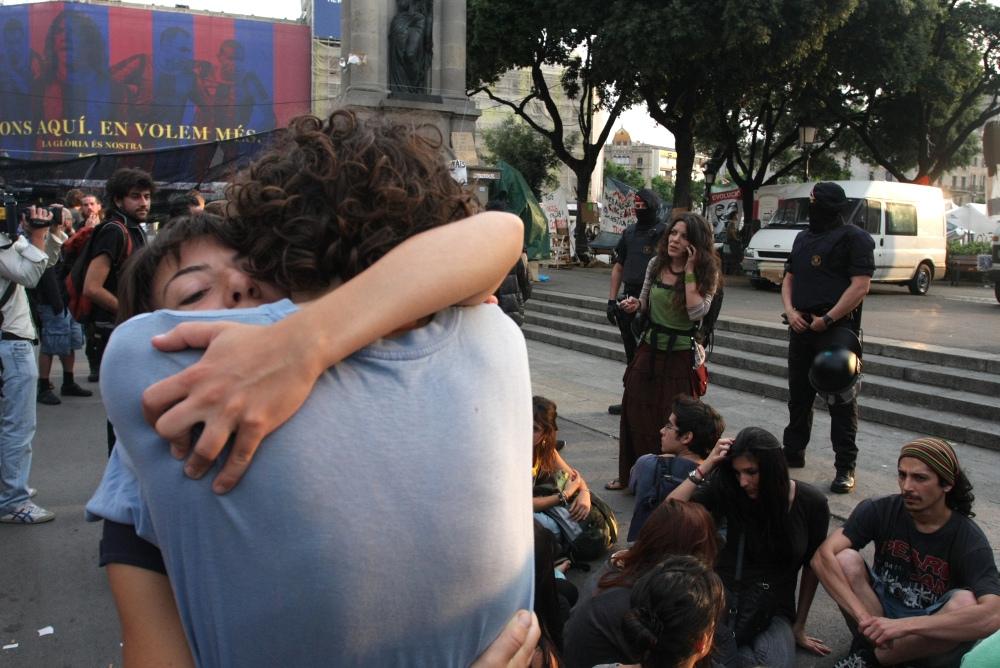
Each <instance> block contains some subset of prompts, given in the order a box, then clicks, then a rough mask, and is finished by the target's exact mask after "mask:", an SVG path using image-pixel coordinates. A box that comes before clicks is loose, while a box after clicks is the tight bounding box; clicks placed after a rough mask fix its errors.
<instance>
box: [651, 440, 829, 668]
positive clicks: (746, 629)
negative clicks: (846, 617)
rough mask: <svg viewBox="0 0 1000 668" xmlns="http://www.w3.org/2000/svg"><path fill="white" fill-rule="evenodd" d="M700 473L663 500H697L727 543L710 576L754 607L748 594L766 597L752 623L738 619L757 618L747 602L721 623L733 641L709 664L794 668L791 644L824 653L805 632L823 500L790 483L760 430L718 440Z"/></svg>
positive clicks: (824, 521) (774, 443)
mask: <svg viewBox="0 0 1000 668" xmlns="http://www.w3.org/2000/svg"><path fill="white" fill-rule="evenodd" d="M699 469H700V471H701V474H703V476H704V477H699V475H698V474H696V475H695V476H693V478H688V479H687V480H685V481H684V482H682V483H681V484H680V485H678V486H677V488H676V489H675V490H674V491H673V492H672V493H671V494H670V497H669V499H670V500H681V501H688V500H691V501H695V502H697V503H700V504H702V505H704V506H705V508H707V509H708V510H709V511H711V512H712V514H713V516H715V518H716V520H718V521H720V524H721V521H725V526H726V545H725V548H724V549H723V550H722V554H721V555H720V556H719V563H718V565H717V567H716V571H718V573H719V575H720V576H721V577H722V581H723V582H724V583H725V585H726V588H727V590H729V591H731V592H735V593H737V594H738V595H739V596H740V600H741V601H743V602H744V603H746V602H747V601H751V603H752V601H753V598H755V597H752V596H751V592H753V591H754V590H755V589H756V588H758V587H759V588H761V589H765V590H766V591H768V592H770V596H765V597H762V598H763V600H762V598H757V599H756V600H757V603H756V604H754V605H755V607H756V609H757V610H761V611H762V614H761V615H760V617H759V622H758V623H751V624H746V623H745V620H744V622H741V619H742V617H741V616H744V615H745V616H746V619H751V618H754V617H755V616H754V615H753V612H754V610H753V609H750V608H749V604H748V605H743V606H740V607H741V609H740V611H739V614H738V615H737V618H736V619H730V620H729V621H728V622H727V623H728V624H730V625H732V626H733V627H734V628H737V629H742V631H737V633H738V637H737V638H736V641H737V642H733V635H732V634H727V635H726V637H727V638H728V640H729V642H728V643H727V644H725V645H722V644H720V646H718V647H717V648H716V656H715V658H716V659H717V660H719V661H720V662H721V663H725V664H726V665H729V666H739V667H740V668H746V667H749V666H757V665H766V666H770V667H771V668H792V667H793V666H794V665H795V646H796V644H798V645H799V646H800V647H802V648H804V649H807V650H809V651H810V652H813V653H815V654H828V653H829V652H830V650H829V648H828V647H827V646H826V645H825V644H824V643H823V642H822V641H821V640H818V639H816V638H812V637H810V636H808V635H806V632H805V624H806V619H807V617H808V615H809V608H810V606H811V605H812V601H813V596H814V595H815V593H816V585H817V584H819V580H818V578H817V577H816V574H815V573H814V572H813V570H812V568H811V567H810V565H809V561H810V559H812V555H813V553H814V552H815V551H816V548H817V547H819V545H820V544H821V543H822V542H823V541H824V540H825V539H826V532H827V527H828V525H829V523H830V510H829V508H828V506H827V501H826V497H825V496H824V495H823V494H822V493H821V492H820V491H819V490H817V489H816V488H815V487H813V486H812V485H808V484H806V483H803V482H799V481H796V480H791V479H789V477H788V465H787V464H786V462H785V457H784V455H783V454H782V451H781V443H779V442H778V440H777V439H776V438H775V437H774V436H772V435H771V434H770V433H768V432H767V431H765V430H763V429H761V428H759V427H747V428H745V429H743V430H741V431H740V432H739V433H738V434H737V435H736V438H735V439H731V438H723V439H720V440H719V442H718V443H716V445H715V447H714V448H712V452H711V453H709V455H708V457H706V458H705V461H704V462H702V464H700V466H699ZM737 573H740V576H739V577H737ZM800 573H801V574H802V577H801V583H799V582H798V580H799V574H800ZM797 584H798V589H799V595H798V602H797V603H796V600H795V589H796V585H797ZM763 585H766V587H764V586H763ZM741 624H742V625H741Z"/></svg>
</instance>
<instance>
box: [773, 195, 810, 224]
mask: <svg viewBox="0 0 1000 668" xmlns="http://www.w3.org/2000/svg"><path fill="white" fill-rule="evenodd" d="M808 224H809V198H808V197H801V198H795V199H785V200H781V202H779V203H778V208H777V209H776V210H775V212H774V215H773V216H772V217H771V222H770V223H768V225H767V226H768V227H805V226H806V225H808Z"/></svg>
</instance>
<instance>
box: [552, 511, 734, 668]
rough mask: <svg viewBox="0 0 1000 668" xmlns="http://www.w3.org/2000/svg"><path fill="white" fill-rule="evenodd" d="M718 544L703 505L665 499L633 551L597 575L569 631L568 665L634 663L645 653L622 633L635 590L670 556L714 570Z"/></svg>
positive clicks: (621, 554)
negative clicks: (692, 560)
mask: <svg viewBox="0 0 1000 668" xmlns="http://www.w3.org/2000/svg"><path fill="white" fill-rule="evenodd" d="M717 552H718V542H717V539H716V536H715V524H714V523H713V522H712V517H711V516H710V515H709V514H708V512H707V511H706V510H705V509H704V508H703V507H701V506H700V505H698V504H695V503H685V502H682V501H666V502H664V503H663V504H662V505H661V506H660V507H659V508H657V509H656V510H655V511H653V514H652V515H650V517H649V520H648V521H647V522H646V524H645V526H643V527H642V530H641V531H640V532H639V538H638V540H636V541H635V544H633V545H632V547H630V548H629V549H628V550H622V551H621V552H616V553H615V554H614V555H612V556H611V559H610V560H609V562H608V565H607V567H606V568H605V570H604V571H602V572H600V573H598V574H597V575H596V576H595V577H598V578H599V580H598V583H597V591H596V593H595V594H594V595H593V596H587V595H586V593H584V594H583V595H582V596H581V598H580V602H579V603H577V606H576V607H575V608H574V609H573V613H572V614H571V615H570V618H569V621H568V622H567V623H566V628H565V631H564V637H565V643H566V665H567V666H569V667H570V668H590V666H593V665H595V664H598V663H605V662H612V661H623V662H635V661H638V660H639V659H640V658H641V654H640V652H639V651H638V649H637V648H636V647H634V646H633V645H632V644H631V643H630V642H629V639H628V638H627V637H626V636H625V635H624V634H623V630H622V619H623V618H624V616H625V613H626V612H628V610H629V607H630V603H629V597H630V595H631V591H632V587H633V585H634V584H635V583H636V581H637V580H639V579H640V578H641V577H642V576H643V575H645V574H646V573H648V572H649V571H650V570H652V569H654V568H655V567H656V565H657V564H658V563H660V562H661V561H663V560H664V559H666V558H667V557H669V556H671V555H691V556H693V557H695V558H697V559H698V560H699V561H701V562H702V563H704V564H705V565H706V566H707V567H711V565H712V564H713V563H715V556H716V553H717Z"/></svg>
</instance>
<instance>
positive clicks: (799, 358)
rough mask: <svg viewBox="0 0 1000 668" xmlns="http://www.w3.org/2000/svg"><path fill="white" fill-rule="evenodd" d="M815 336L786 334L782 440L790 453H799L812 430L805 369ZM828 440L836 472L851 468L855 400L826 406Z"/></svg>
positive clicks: (813, 351)
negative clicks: (785, 408) (785, 417)
mask: <svg viewBox="0 0 1000 668" xmlns="http://www.w3.org/2000/svg"><path fill="white" fill-rule="evenodd" d="M818 342H819V337H818V336H817V335H816V334H814V333H813V332H805V333H802V334H797V333H796V332H793V331H789V333H788V395H789V397H788V426H787V427H785V434H784V438H783V439H782V440H783V443H784V446H785V448H786V449H787V450H789V451H791V452H801V451H803V450H805V449H806V445H807V444H808V443H809V435H810V432H812V419H813V400H814V399H815V398H816V389H815V388H814V387H813V386H812V384H811V383H810V382H809V368H810V367H811V366H812V362H813V358H815V357H816V354H817V353H818V352H819V348H818V345H817V344H818ZM828 410H829V411H830V441H831V442H832V444H833V453H834V466H835V467H836V469H837V471H854V466H855V464H856V462H857V460H858V446H857V444H856V442H855V438H856V436H857V433H858V400H857V399H854V400H852V401H851V402H850V403H847V404H840V405H838V406H829V407H828Z"/></svg>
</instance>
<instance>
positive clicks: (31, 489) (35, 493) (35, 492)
mask: <svg viewBox="0 0 1000 668" xmlns="http://www.w3.org/2000/svg"><path fill="white" fill-rule="evenodd" d="M36 496H38V490H37V489H35V488H34V487H29V488H28V498H29V499H33V498H35V497H36Z"/></svg>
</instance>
